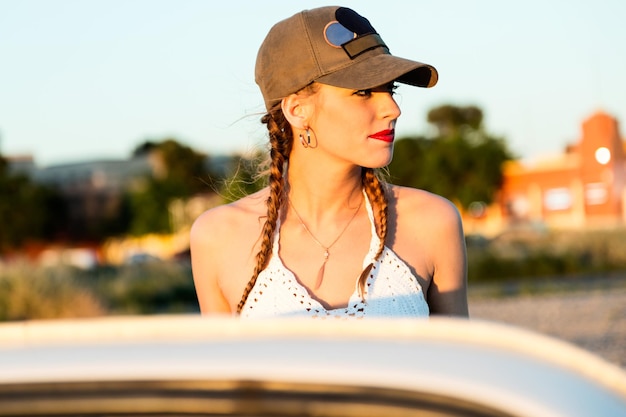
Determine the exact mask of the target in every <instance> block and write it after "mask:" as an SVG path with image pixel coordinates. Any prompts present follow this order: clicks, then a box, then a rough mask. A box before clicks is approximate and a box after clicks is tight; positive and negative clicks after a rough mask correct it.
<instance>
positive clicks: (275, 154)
mask: <svg viewBox="0 0 626 417" xmlns="http://www.w3.org/2000/svg"><path fill="white" fill-rule="evenodd" d="M261 122H263V123H264V124H266V125H267V130H268V132H269V137H270V167H269V191H270V192H269V196H268V197H267V217H266V219H265V223H264V224H263V230H262V232H261V249H260V250H259V252H258V253H257V254H256V266H255V267H254V272H253V274H252V278H250V281H248V284H247V285H246V288H245V289H244V291H243V295H242V296H241V300H240V301H239V304H238V305H237V314H239V313H241V310H242V309H243V306H244V304H245V303H246V300H247V299H248V295H250V292H251V291H252V288H254V284H255V283H256V280H257V277H258V276H259V274H260V273H261V271H263V269H265V267H266V266H267V262H268V261H269V258H270V255H271V253H272V244H273V240H274V232H275V231H276V224H277V220H278V216H279V213H280V208H281V206H282V204H283V200H284V198H283V197H284V186H285V181H284V179H283V171H284V167H285V163H286V162H287V161H288V160H289V154H290V153H291V147H292V143H293V134H292V132H291V127H290V126H289V123H288V122H287V120H286V119H285V116H284V115H283V112H282V110H281V108H280V104H279V105H278V106H275V107H274V108H272V109H271V110H270V111H269V112H268V113H267V114H266V115H265V116H263V118H261Z"/></svg>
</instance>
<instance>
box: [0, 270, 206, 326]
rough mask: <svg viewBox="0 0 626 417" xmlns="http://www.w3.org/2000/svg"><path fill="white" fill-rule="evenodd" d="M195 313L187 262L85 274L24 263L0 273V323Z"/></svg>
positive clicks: (195, 308)
mask: <svg viewBox="0 0 626 417" xmlns="http://www.w3.org/2000/svg"><path fill="white" fill-rule="evenodd" d="M197 312H199V307H198V302H197V298H196V293H195V288H194V284H193V279H192V275H191V267H190V265H189V263H188V262H185V261H181V262H164V261H152V262H145V263H141V264H136V265H122V266H116V267H112V266H107V267H97V268H94V269H89V270H84V269H79V268H75V267H70V266H63V265H58V266H54V267H35V266H32V265H28V264H19V265H11V266H9V267H1V268H0V321H7V320H30V319H52V318H65V317H95V316H105V315H129V314H163V313H197Z"/></svg>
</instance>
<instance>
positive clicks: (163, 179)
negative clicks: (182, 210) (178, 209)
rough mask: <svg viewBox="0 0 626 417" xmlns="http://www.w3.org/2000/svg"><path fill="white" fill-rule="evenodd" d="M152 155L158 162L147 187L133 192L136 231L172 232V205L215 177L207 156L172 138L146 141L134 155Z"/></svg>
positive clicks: (203, 188)
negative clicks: (170, 208) (175, 200)
mask: <svg viewBox="0 0 626 417" xmlns="http://www.w3.org/2000/svg"><path fill="white" fill-rule="evenodd" d="M142 155H149V157H151V158H153V160H154V164H155V166H156V168H155V173H154V175H153V176H152V177H150V178H148V179H147V180H146V184H145V187H144V188H143V189H141V190H139V191H134V192H132V193H131V194H130V196H129V201H130V207H131V212H132V221H131V225H130V232H131V233H133V234H138V235H139V234H146V233H168V232H171V224H170V214H169V205H170V203H171V202H172V201H173V200H174V199H178V198H183V199H185V198H189V197H191V196H192V195H194V194H197V193H201V192H206V191H207V190H209V189H210V186H209V184H210V183H211V182H212V181H213V180H212V177H213V175H212V173H211V172H210V170H209V168H208V166H209V164H208V163H207V156H206V155H204V154H202V153H199V152H196V151H194V150H193V149H192V148H190V147H188V146H185V145H182V144H180V143H179V142H178V141H176V140H175V139H172V138H168V139H165V140H163V141H161V142H158V143H154V142H145V143H143V144H141V145H139V146H138V147H137V148H136V149H135V151H134V152H133V156H142Z"/></svg>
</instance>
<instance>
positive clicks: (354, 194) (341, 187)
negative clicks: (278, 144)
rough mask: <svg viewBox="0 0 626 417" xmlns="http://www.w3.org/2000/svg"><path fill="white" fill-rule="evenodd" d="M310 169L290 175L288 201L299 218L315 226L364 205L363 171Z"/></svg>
mask: <svg viewBox="0 0 626 417" xmlns="http://www.w3.org/2000/svg"><path fill="white" fill-rule="evenodd" d="M311 168H312V169H307V167H303V166H302V165H296V166H295V168H292V167H290V168H289V169H288V172H287V176H286V177H287V184H288V188H287V189H288V195H289V199H290V201H291V202H292V204H294V205H295V206H296V207H297V208H298V210H299V212H300V214H301V215H302V216H303V217H305V218H306V219H307V220H308V221H310V222H313V223H320V222H323V221H324V220H325V219H328V218H333V217H336V216H337V215H341V214H343V213H344V212H346V211H350V212H352V210H354V208H355V207H357V206H358V204H359V202H360V201H361V199H362V198H363V197H362V194H361V190H362V184H361V167H354V166H353V167H350V169H346V170H343V171H342V170H338V169H335V170H330V169H314V168H313V167H311Z"/></svg>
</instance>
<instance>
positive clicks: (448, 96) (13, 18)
mask: <svg viewBox="0 0 626 417" xmlns="http://www.w3.org/2000/svg"><path fill="white" fill-rule="evenodd" d="M327 4H332V2H320V1H295V0H291V1H273V0H265V1H252V0H249V1H238V0H231V1H220V2H217V1H209V0H202V1H201V0H90V1H83V0H19V1H17V0H0V152H1V153H3V154H8V155H15V154H33V155H34V157H35V160H36V162H37V163H38V164H39V165H42V166H45V165H50V164H56V163H62V162H71V161H80V160H87V159H96V158H105V157H107V158H108V157H113V158H125V157H128V156H129V155H130V153H131V151H132V149H134V148H135V147H136V146H137V145H138V144H140V143H141V142H143V141H144V140H148V139H151V140H160V139H163V138H165V137H170V136H171V137H175V138H177V139H179V140H180V141H181V142H183V143H185V144H187V145H189V146H192V147H193V148H195V149H197V150H199V151H203V152H207V153H210V154H222V153H231V152H240V151H246V150H250V149H252V148H253V147H254V146H256V145H258V144H260V143H263V142H264V140H265V136H264V135H265V130H264V128H263V126H262V125H261V124H260V123H259V122H258V120H259V117H260V113H261V112H262V111H263V101H262V98H261V95H260V93H259V92H258V89H257V86H256V84H255V83H254V77H253V71H254V60H255V56H256V51H257V49H258V46H259V45H260V43H261V41H262V39H263V37H264V36H265V34H266V33H267V31H268V29H269V28H270V27H271V25H273V24H274V23H275V22H276V21H278V20H281V19H282V18H285V17H287V16H290V15H291V14H293V13H295V12H297V11H299V10H301V9H304V8H311V7H317V6H321V5H327ZM340 4H341V5H345V6H348V7H352V8H354V9H355V10H356V11H358V12H359V13H361V14H362V15H364V16H365V17H367V18H368V19H369V20H370V21H371V22H372V24H373V26H374V27H375V28H376V29H377V30H378V32H379V33H380V34H381V35H382V37H383V39H384V40H385V41H386V43H387V44H388V45H389V46H390V48H391V52H392V53H393V54H395V55H399V56H404V57H407V58H413V59H417V60H421V61H423V62H428V63H430V64H433V65H434V66H436V67H437V69H438V70H439V73H440V82H439V84H438V85H437V86H436V87H435V88H433V89H430V90H424V89H417V88H409V87H401V88H400V90H399V100H400V102H401V103H400V104H401V107H402V110H403V115H402V116H401V118H400V121H399V124H398V134H399V135H400V136H406V135H409V134H423V133H427V132H428V125H427V123H426V122H425V118H426V113H427V111H428V110H429V109H430V108H432V107H434V106H437V105H441V104H446V103H450V104H455V105H469V104H474V105H478V106H479V107H481V108H482V109H483V111H484V113H485V124H486V128H487V130H488V131H489V132H491V133H493V134H496V135H499V136H503V137H505V138H506V140H507V141H508V143H509V146H510V148H511V149H512V150H513V151H514V152H515V153H516V154H517V155H519V156H521V157H532V156H535V155H538V154H545V153H555V152H560V151H561V149H562V148H563V147H564V145H565V144H567V143H569V142H573V141H576V140H577V139H578V138H579V131H580V123H581V121H582V120H583V119H584V118H586V117H588V116H589V115H591V114H592V113H593V112H595V111H597V110H604V111H606V112H608V113H610V114H612V115H614V116H616V117H617V118H618V120H619V121H620V122H621V124H622V128H621V131H622V134H625V133H626V132H625V130H626V129H624V124H626V52H625V51H626V2H624V1H622V0H594V1H591V0H586V1H580V0H570V1H565V0H552V1H544V0H541V1H540V0H527V1H523V2H522V1H516V2H510V1H501V0H475V1H467V0H437V1H433V0H430V1H426V0H415V1H404V0H402V1H401V0H385V1H380V0H378V1H366V0H362V1H349V0H346V1H343V2H342V3H340ZM286 64H287V65H288V63H286Z"/></svg>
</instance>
